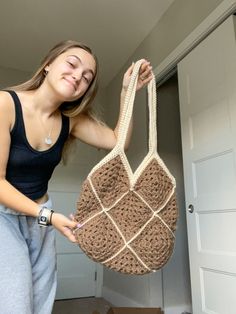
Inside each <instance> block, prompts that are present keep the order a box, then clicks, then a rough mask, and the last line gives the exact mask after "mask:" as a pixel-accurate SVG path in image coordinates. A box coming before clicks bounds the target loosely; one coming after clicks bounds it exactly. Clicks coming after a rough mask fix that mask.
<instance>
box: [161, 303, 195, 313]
mask: <svg viewBox="0 0 236 314" xmlns="http://www.w3.org/2000/svg"><path fill="white" fill-rule="evenodd" d="M164 313H165V314H182V313H192V306H191V305H189V304H181V305H178V306H172V307H168V306H166V307H165V308H164Z"/></svg>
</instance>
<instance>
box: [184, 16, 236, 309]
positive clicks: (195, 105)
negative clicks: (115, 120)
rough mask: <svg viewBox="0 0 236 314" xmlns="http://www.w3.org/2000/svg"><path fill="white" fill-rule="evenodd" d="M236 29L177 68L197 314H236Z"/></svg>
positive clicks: (219, 34) (223, 29)
mask: <svg viewBox="0 0 236 314" xmlns="http://www.w3.org/2000/svg"><path fill="white" fill-rule="evenodd" d="M234 24H235V17H234V16H231V17H230V18H228V19H227V20H226V21H225V22H224V23H223V24H222V25H220V26H219V27H218V28H217V29H216V30H215V31H214V32H213V33H211V34H210V35H209V36H208V37H207V38H206V39H205V40H204V41H203V42H202V43H201V44H199V45H198V46H197V47H196V48H195V49H194V50H193V51H192V52H190V53H189V54H188V55H187V56H186V57H185V58H184V59H183V60H182V61H181V62H180V63H179V65H178V79H179V92H180V111H181V128H182V145H183V159H184V160H183V162H184V178H185V192H186V211H187V214H186V215H187V227H188V242H189V254H190V271H191V287H192V302H193V313H194V314H202V313H204V314H206V313H208V314H210V313H211V314H235V313H236V43H235V26H234ZM189 206H190V210H191V209H192V210H193V212H192V213H190V212H189V211H188V210H187V209H188V207H189Z"/></svg>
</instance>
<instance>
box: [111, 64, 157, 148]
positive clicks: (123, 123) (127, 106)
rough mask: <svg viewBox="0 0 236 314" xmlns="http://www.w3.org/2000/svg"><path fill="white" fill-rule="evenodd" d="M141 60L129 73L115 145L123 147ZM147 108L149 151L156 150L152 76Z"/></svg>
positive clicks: (154, 94) (154, 87) (154, 100)
mask: <svg viewBox="0 0 236 314" xmlns="http://www.w3.org/2000/svg"><path fill="white" fill-rule="evenodd" d="M142 63H143V61H142V60H139V61H137V62H136V63H135V65H134V68H133V72H132V74H131V78H130V83H129V86H128V88H127V92H126V96H125V100H124V107H123V111H122V115H121V120H120V125H119V130H118V140H117V145H119V146H120V147H121V148H122V149H124V146H125V141H126V137H127V132H128V128H129V125H130V121H131V117H132V114H133V105H134V99H135V94H136V86H137V82H138V75H139V69H140V67H141V65H142ZM147 90H148V109H149V152H153V153H154V152H156V151H157V127H156V102H157V97H156V82H155V78H154V77H153V78H152V80H151V81H150V82H149V83H148V86H147Z"/></svg>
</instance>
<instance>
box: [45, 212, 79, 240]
mask: <svg viewBox="0 0 236 314" xmlns="http://www.w3.org/2000/svg"><path fill="white" fill-rule="evenodd" d="M51 222H52V225H53V226H54V227H55V228H56V229H57V230H58V231H59V232H60V233H61V234H62V235H64V236H65V237H67V238H68V240H70V241H71V242H73V243H75V242H76V238H75V236H74V234H73V230H74V229H75V228H76V227H77V224H78V223H77V222H76V221H73V220H71V219H69V218H67V217H66V216H64V215H62V214H60V213H53V215H52V220H51Z"/></svg>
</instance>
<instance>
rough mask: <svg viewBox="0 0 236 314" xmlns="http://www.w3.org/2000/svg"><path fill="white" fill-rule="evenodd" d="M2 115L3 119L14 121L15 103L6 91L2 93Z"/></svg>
mask: <svg viewBox="0 0 236 314" xmlns="http://www.w3.org/2000/svg"><path fill="white" fill-rule="evenodd" d="M0 113H1V115H0V116H2V118H4V119H6V118H7V119H9V121H10V122H12V119H14V115H15V111H14V102H13V99H12V97H11V95H10V94H9V93H8V92H5V91H0Z"/></svg>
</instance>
